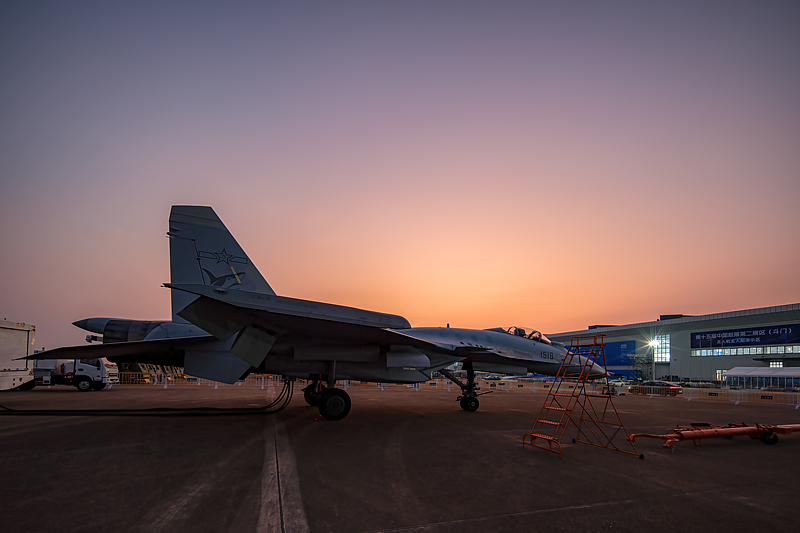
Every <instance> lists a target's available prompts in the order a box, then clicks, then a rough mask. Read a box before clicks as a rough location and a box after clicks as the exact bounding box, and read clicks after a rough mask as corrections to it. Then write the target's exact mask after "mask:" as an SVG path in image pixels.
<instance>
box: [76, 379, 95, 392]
mask: <svg viewBox="0 0 800 533" xmlns="http://www.w3.org/2000/svg"><path fill="white" fill-rule="evenodd" d="M75 388H77V389H78V390H79V391H81V392H88V391H90V390H92V380H91V379H89V378H79V379H78V381H77V382H76V383H75Z"/></svg>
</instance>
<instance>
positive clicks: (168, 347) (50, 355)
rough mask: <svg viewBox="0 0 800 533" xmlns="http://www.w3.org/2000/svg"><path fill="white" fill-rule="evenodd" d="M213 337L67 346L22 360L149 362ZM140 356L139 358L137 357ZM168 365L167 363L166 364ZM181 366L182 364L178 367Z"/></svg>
mask: <svg viewBox="0 0 800 533" xmlns="http://www.w3.org/2000/svg"><path fill="white" fill-rule="evenodd" d="M215 340H216V339H214V337H213V336H211V335H203V336H199V337H177V338H169V339H156V340H141V341H131V342H115V343H110V344H87V345H85V346H65V347H63V348H54V349H52V350H46V351H44V352H39V353H35V354H33V355H29V356H27V357H21V358H20V359H97V358H99V357H105V358H106V359H108V360H110V361H113V360H114V358H123V360H124V361H131V362H135V361H138V362H147V361H148V360H150V359H151V358H155V357H158V356H163V355H168V354H170V353H172V352H174V351H176V350H181V349H183V348H184V347H186V346H194V345H197V344H201V343H204V342H210V341H215ZM137 356H139V357H137ZM165 364H166V363H165ZM178 366H180V364H179V365H178Z"/></svg>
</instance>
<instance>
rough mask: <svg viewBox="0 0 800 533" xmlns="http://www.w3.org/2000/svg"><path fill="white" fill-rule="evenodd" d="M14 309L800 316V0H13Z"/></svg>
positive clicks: (8, 271)
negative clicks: (178, 266) (215, 257)
mask: <svg viewBox="0 0 800 533" xmlns="http://www.w3.org/2000/svg"><path fill="white" fill-rule="evenodd" d="M0 72H2V82H0V180H1V183H2V191H0V223H2V232H1V233H0V239H1V240H0V280H2V282H0V318H7V319H8V320H13V321H19V322H27V323H33V324H35V325H36V329H37V333H36V335H37V340H36V346H37V348H39V347H42V346H45V347H47V348H55V347H57V346H63V345H70V344H77V343H81V342H83V340H82V339H83V337H84V336H85V335H86V332H84V331H82V330H79V329H78V328H76V327H74V326H72V325H71V322H73V321H75V320H79V319H82V318H87V317H93V316H109V317H125V318H136V319H168V318H169V316H170V309H169V301H170V299H169V290H168V289H165V288H163V287H161V284H162V283H164V282H168V281H169V256H168V242H167V238H166V236H165V233H166V231H167V218H168V216H169V209H170V206H171V205H172V204H200V205H210V206H212V207H213V208H214V209H215V210H216V212H217V213H218V214H219V216H220V217H221V218H222V220H223V221H224V222H225V223H226V224H227V226H228V228H229V229H230V230H231V232H232V233H233V234H234V235H235V236H236V237H237V239H238V240H239V242H240V243H241V245H242V246H243V247H244V249H245V250H246V251H247V253H248V254H249V256H250V258H251V259H252V260H253V261H254V262H255V264H256V265H257V266H258V267H259V269H260V270H261V272H262V274H263V275H264V277H265V278H266V279H267V280H268V281H269V283H270V284H271V285H272V287H273V288H274V289H275V291H276V292H277V293H278V294H280V295H283V296H292V297H296V298H305V299H312V300H321V301H325V302H331V303H338V304H342V305H349V306H355V307H363V308H367V309H371V310H375V311H383V312H389V313H396V314H400V315H403V316H405V317H406V318H407V319H408V320H409V321H410V322H411V323H412V325H414V326H444V325H445V324H447V323H450V325H451V326H453V327H474V328H488V327H496V326H510V325H520V326H532V327H535V328H537V329H540V330H542V331H544V332H548V333H554V332H561V331H571V330H576V329H581V328H585V327H586V326H588V325H589V324H598V323H599V324H625V323H632V322H641V321H649V320H654V319H656V318H658V316H659V314H668V313H684V314H705V313H715V312H724V311H731V310H737V309H749V308H754V307H763V306H771V305H781V304H787V303H797V302H800V277H798V266H799V265H800V2H794V1H791V2H790V1H786V2H778V1H775V2H772V1H763V2H753V1H742V2H737V1H721V2H703V1H686V2H679V1H670V2H640V1H629V2H625V1H617V2H588V1H587V2H569V1H559V2H533V1H528V2H523V1H514V2H503V1H493V2H488V1H487V2H470V1H454V2H436V1H420V2H409V1H403V2H380V1H374V2H337V1H331V2H254V1H248V2H243V1H239V2H237V1H233V2H197V1H185V2H184V1H180V2H179V1H152V2H146V1H136V2H81V1H69V2H56V1H53V2H38V1H11V0H6V1H3V2H2V3H0Z"/></svg>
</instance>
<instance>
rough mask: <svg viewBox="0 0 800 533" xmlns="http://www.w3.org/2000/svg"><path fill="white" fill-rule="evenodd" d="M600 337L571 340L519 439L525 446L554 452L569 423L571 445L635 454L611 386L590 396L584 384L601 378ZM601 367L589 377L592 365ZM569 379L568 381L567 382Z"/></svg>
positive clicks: (602, 350) (558, 449)
mask: <svg viewBox="0 0 800 533" xmlns="http://www.w3.org/2000/svg"><path fill="white" fill-rule="evenodd" d="M604 337H605V335H604V334H602V333H599V334H597V335H590V336H586V337H572V341H571V342H570V346H569V349H568V350H567V353H566V355H565V356H564V360H563V361H561V366H560V367H559V369H558V372H557V373H556V380H555V382H554V383H553V386H552V387H550V391H549V392H548V393H547V397H546V398H545V401H544V404H543V405H542V409H541V410H540V411H539V416H538V417H537V419H536V423H534V425H533V429H531V432H530V433H528V434H527V435H524V436H523V437H522V446H523V447H524V446H525V445H526V444H527V445H530V446H536V447H537V448H542V449H543V450H548V451H551V452H556V453H558V456H559V457H561V438H562V437H563V436H564V432H565V431H566V429H567V425H568V424H569V423H570V422H572V423H573V424H574V425H575V426H576V427H577V429H578V434H577V436H576V437H575V438H574V439H572V442H579V443H581V444H590V445H592V446H598V447H600V448H606V449H609V450H613V451H617V452H622V453H627V454H630V455H638V456H639V457H641V458H644V455H642V454H639V452H638V451H636V446H635V445H634V444H633V441H632V440H631V439H630V438H629V434H628V430H627V429H625V425H624V424H623V423H622V420H621V419H620V417H619V413H618V412H617V408H616V407H615V406H614V401H613V400H612V394H611V387H609V388H608V389H607V392H606V393H605V394H597V393H590V392H587V390H586V381H587V380H589V379H596V378H601V377H605V376H606V374H605V368H606V356H605V342H604V340H603V338H604ZM595 364H596V365H598V366H601V367H602V368H603V372H604V373H603V375H599V374H592V373H591V370H592V367H593V366H594V365H595ZM568 380H569V381H568Z"/></svg>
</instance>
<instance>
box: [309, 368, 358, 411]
mask: <svg viewBox="0 0 800 533" xmlns="http://www.w3.org/2000/svg"><path fill="white" fill-rule="evenodd" d="M334 383H335V382H334ZM328 385H329V386H328V387H326V386H325V385H324V384H323V383H322V381H321V380H320V379H319V377H318V378H315V379H313V381H312V382H311V383H310V384H309V385H308V386H307V387H306V388H305V389H303V398H304V399H305V401H306V403H307V404H308V405H311V406H314V407H316V408H317V409H319V414H321V415H322V416H324V417H325V419H326V420H341V419H342V418H344V417H346V416H347V413H349V412H350V395H348V394H347V393H346V392H345V391H343V390H342V389H337V388H336V387H334V386H333V384H332V383H329V384H328Z"/></svg>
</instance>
